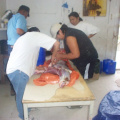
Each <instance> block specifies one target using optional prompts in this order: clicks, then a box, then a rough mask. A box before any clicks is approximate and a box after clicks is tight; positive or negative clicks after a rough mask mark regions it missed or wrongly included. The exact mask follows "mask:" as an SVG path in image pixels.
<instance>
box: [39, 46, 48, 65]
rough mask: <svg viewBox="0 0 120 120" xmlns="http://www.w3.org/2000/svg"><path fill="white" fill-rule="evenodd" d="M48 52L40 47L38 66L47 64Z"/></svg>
mask: <svg viewBox="0 0 120 120" xmlns="http://www.w3.org/2000/svg"><path fill="white" fill-rule="evenodd" d="M45 56H46V51H45V49H44V48H42V47H40V50H39V56H38V60H37V66H39V65H43V64H44V62H45Z"/></svg>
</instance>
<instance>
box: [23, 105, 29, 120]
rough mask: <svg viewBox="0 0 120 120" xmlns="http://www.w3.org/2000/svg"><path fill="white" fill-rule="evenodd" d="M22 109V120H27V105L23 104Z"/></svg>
mask: <svg viewBox="0 0 120 120" xmlns="http://www.w3.org/2000/svg"><path fill="white" fill-rule="evenodd" d="M23 109H24V120H28V106H27V104H23Z"/></svg>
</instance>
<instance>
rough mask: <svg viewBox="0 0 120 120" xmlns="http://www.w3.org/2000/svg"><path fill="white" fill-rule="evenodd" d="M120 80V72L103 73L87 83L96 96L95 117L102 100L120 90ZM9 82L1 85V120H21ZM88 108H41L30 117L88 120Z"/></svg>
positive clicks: (34, 119) (35, 119) (37, 119)
mask: <svg viewBox="0 0 120 120" xmlns="http://www.w3.org/2000/svg"><path fill="white" fill-rule="evenodd" d="M116 79H120V71H116V73H115V74H112V75H106V74H104V73H102V74H101V75H100V78H99V80H89V81H86V82H87V84H88V86H89V88H90V89H91V91H92V92H93V94H94V95H95V98H96V100H95V105H94V111H93V116H95V115H96V114H97V110H98V107H99V104H100V102H101V100H102V98H103V97H104V96H105V95H106V94H107V93H108V92H109V91H111V90H120V87H118V86H117V85H116V83H115V80H116ZM9 90H10V86H9V82H6V84H0V120H20V119H19V118H18V112H17V108H16V103H15V97H14V96H10V92H9ZM87 114H88V107H87V106H83V108H81V109H80V108H77V109H68V108H67V107H52V108H39V109H35V110H32V111H31V112H30V113H29V115H30V118H33V119H31V120H87Z"/></svg>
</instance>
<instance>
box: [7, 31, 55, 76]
mask: <svg viewBox="0 0 120 120" xmlns="http://www.w3.org/2000/svg"><path fill="white" fill-rule="evenodd" d="M55 42H56V39H54V38H51V37H49V36H47V35H45V34H42V33H40V32H27V33H26V34H24V35H23V36H21V37H20V38H18V40H17V41H16V43H15V44H14V47H13V50H12V52H11V54H10V57H9V61H8V64H7V69H6V73H7V74H9V73H12V72H14V71H16V70H20V71H22V72H24V73H26V74H27V75H28V76H29V77H31V76H32V75H33V73H34V71H35V68H36V63H37V59H38V54H39V49H40V47H43V48H45V49H47V50H50V49H51V48H52V46H53V44H54V43H55Z"/></svg>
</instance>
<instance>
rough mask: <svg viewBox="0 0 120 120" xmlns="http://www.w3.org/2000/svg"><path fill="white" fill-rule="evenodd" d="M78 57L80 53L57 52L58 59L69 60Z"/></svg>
mask: <svg viewBox="0 0 120 120" xmlns="http://www.w3.org/2000/svg"><path fill="white" fill-rule="evenodd" d="M78 57H80V54H76V55H75V54H72V53H68V54H59V58H60V59H69V60H72V59H76V58H78Z"/></svg>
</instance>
